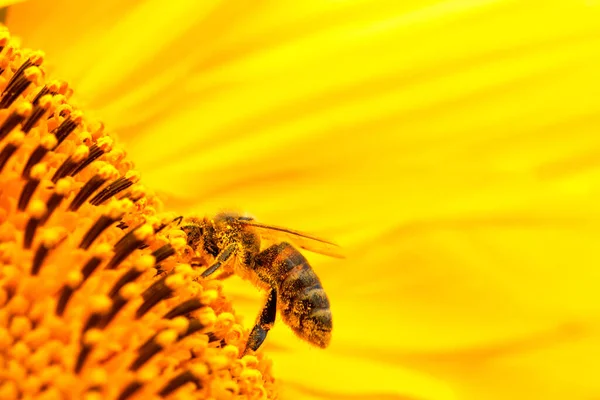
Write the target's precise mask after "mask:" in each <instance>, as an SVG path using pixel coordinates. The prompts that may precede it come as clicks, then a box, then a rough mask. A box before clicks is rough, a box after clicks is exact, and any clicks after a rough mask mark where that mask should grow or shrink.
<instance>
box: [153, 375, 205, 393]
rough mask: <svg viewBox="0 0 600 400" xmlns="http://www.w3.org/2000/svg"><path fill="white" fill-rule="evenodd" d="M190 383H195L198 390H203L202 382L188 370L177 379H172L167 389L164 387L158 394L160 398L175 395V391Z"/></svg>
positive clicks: (166, 386)
mask: <svg viewBox="0 0 600 400" xmlns="http://www.w3.org/2000/svg"><path fill="white" fill-rule="evenodd" d="M189 382H192V383H194V384H195V385H196V388H197V389H201V388H202V382H201V381H200V379H198V377H197V376H196V375H194V374H193V373H192V372H191V371H189V370H188V371H185V372H182V373H181V374H179V375H177V376H176V377H175V378H173V379H171V380H170V381H169V382H168V383H167V384H166V385H165V387H163V388H162V389H161V391H160V392H158V395H159V396H160V397H167V396H168V395H170V394H171V393H173V392H174V391H176V390H177V389H179V388H180V387H181V386H183V385H185V384H186V383H189Z"/></svg>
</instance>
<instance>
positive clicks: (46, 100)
mask: <svg viewBox="0 0 600 400" xmlns="http://www.w3.org/2000/svg"><path fill="white" fill-rule="evenodd" d="M33 106H34V107H33V110H32V111H31V114H30V115H29V117H28V118H27V119H26V120H25V122H24V123H23V125H22V127H21V130H22V131H23V132H25V133H29V131H30V130H31V128H33V127H34V126H35V125H36V124H37V123H38V121H39V120H40V119H41V118H42V117H43V116H44V114H45V113H46V111H48V110H49V109H50V107H51V106H52V97H51V96H50V95H47V96H45V97H43V98H42V99H37V97H36V99H34V101H33Z"/></svg>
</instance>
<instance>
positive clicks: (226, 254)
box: [201, 243, 236, 278]
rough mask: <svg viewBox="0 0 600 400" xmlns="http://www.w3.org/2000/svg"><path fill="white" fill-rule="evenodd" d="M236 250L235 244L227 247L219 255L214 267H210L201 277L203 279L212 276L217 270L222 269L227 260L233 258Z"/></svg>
mask: <svg viewBox="0 0 600 400" xmlns="http://www.w3.org/2000/svg"><path fill="white" fill-rule="evenodd" d="M235 248H236V244H235V243H232V244H230V245H229V246H227V247H225V249H224V250H223V251H222V252H221V253H219V255H217V260H216V261H215V262H214V263H213V265H211V266H210V267H208V268H207V269H206V271H204V272H203V273H202V275H201V276H202V277H203V278H206V277H207V276H209V275H212V274H213V273H214V272H215V271H216V270H217V269H219V267H221V265H223V264H225V263H226V262H227V260H229V258H231V256H232V255H233V253H235Z"/></svg>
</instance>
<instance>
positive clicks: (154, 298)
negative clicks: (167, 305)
mask: <svg viewBox="0 0 600 400" xmlns="http://www.w3.org/2000/svg"><path fill="white" fill-rule="evenodd" d="M167 278H168V276H165V277H163V278H161V279H159V280H158V281H156V282H154V283H153V284H152V285H151V286H150V287H149V288H148V289H146V291H145V292H144V293H142V298H143V299H144V302H143V303H142V305H141V306H139V308H138V309H137V311H136V313H135V317H136V319H140V318H141V317H143V316H144V315H145V314H146V313H147V312H148V311H150V309H151V308H152V307H154V306H155V305H156V304H158V303H159V302H160V301H162V300H165V299H168V298H169V297H171V296H173V289H171V288H170V287H169V286H167V284H166V280H167Z"/></svg>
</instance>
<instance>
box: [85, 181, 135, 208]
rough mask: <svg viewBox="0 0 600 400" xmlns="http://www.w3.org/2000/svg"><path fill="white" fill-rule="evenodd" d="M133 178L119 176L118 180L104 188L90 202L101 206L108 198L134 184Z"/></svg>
mask: <svg viewBox="0 0 600 400" xmlns="http://www.w3.org/2000/svg"><path fill="white" fill-rule="evenodd" d="M133 183H134V182H133V180H131V178H126V177H124V176H122V177H120V178H118V179H117V180H116V181H114V182H113V183H111V184H110V185H108V186H107V187H105V188H104V189H102V190H101V191H100V192H99V193H98V194H97V195H96V196H94V197H93V198H92V199H91V200H90V204H92V205H94V206H99V205H100V204H102V203H104V202H105V201H106V200H108V199H110V198H111V197H113V196H115V195H116V194H118V193H119V192H121V191H123V190H125V189H127V188H128V187H129V186H131V185H133Z"/></svg>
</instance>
